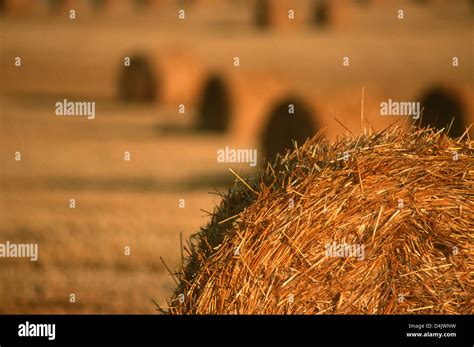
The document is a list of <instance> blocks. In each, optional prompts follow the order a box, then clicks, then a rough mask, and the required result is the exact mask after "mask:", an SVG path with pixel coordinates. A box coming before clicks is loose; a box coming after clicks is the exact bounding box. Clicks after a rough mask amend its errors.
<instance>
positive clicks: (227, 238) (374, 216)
mask: <svg viewBox="0 0 474 347" xmlns="http://www.w3.org/2000/svg"><path fill="white" fill-rule="evenodd" d="M473 144H474V143H473V141H470V140H469V139H466V138H460V139H457V140H453V139H451V138H449V137H447V136H446V135H444V134H442V133H441V132H438V133H435V131H434V130H431V129H417V128H414V129H412V131H411V132H409V133H404V132H403V131H402V130H401V129H398V128H390V129H388V130H386V131H384V132H381V133H378V134H373V135H360V136H358V137H357V138H352V139H339V140H338V141H336V142H335V143H334V144H333V145H330V146H329V145H327V144H325V143H324V142H322V141H320V140H319V139H318V136H316V137H315V138H313V139H312V140H310V141H308V142H306V143H305V144H304V145H303V146H302V147H300V148H298V149H295V150H294V151H292V152H291V153H287V154H286V155H285V156H284V157H283V158H281V157H277V159H276V161H275V163H273V165H267V167H266V168H265V169H263V170H262V171H261V177H260V179H259V181H258V183H251V182H248V184H249V186H248V187H247V186H246V185H242V187H241V188H238V187H237V186H236V187H234V188H233V189H231V190H230V191H229V193H228V194H226V195H225V196H224V199H223V201H222V203H221V205H220V206H219V207H218V208H216V210H215V213H214V215H213V217H212V220H211V222H210V224H209V225H207V226H206V227H205V228H203V229H202V230H201V231H200V232H199V233H198V234H196V235H195V236H194V237H193V238H192V239H191V242H190V245H188V247H187V251H188V252H189V253H190V256H189V259H188V262H187V264H186V266H185V267H184V268H183V269H182V271H181V272H180V273H178V274H177V275H176V277H177V278H176V279H177V281H178V282H179V286H178V288H177V289H176V291H175V294H174V295H173V297H172V298H171V300H170V302H169V305H170V309H169V313H172V314H208V313H210V314H214V313H248V314H262V313H265V314H283V313H291V314H293V313H294V314H353V313H363V314H364V313H369V314H370V313H377V314H394V313H424V314H437V313H446V314H461V313H464V314H472V313H473V295H472V293H473V282H472V279H470V277H469V273H470V271H472V270H473V258H472V253H471V252H472V250H471V247H472V241H473V232H474V157H473V155H474V151H473V147H472V146H473ZM345 159H346V160H345ZM328 245H332V246H334V245H348V246H349V247H345V248H344V252H342V253H339V251H340V249H339V251H338V250H337V249H336V248H328ZM351 247H358V248H357V249H358V251H357V252H355V251H354V252H353V253H351V252H349V251H350V250H351V249H352V250H353V249H354V248H351ZM362 247H363V252H360V251H361V250H362ZM328 249H331V251H330V252H328Z"/></svg>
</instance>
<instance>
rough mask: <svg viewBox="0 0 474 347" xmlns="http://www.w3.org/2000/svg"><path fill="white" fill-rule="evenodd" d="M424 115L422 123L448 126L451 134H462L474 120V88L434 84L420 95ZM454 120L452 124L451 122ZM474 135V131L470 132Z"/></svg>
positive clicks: (440, 127)
mask: <svg viewBox="0 0 474 347" xmlns="http://www.w3.org/2000/svg"><path fill="white" fill-rule="evenodd" d="M418 100H420V102H421V107H422V109H423V115H422V118H421V125H423V126H427V125H430V126H432V127H434V128H437V129H442V128H448V127H449V134H450V135H451V136H454V137H458V136H461V135H462V134H463V133H464V131H466V127H467V126H468V125H469V124H472V123H473V122H474V89H473V88H472V87H469V86H462V85H459V86H449V85H432V86H429V87H427V88H426V89H425V90H424V91H423V92H422V93H421V95H420V96H419V99H418ZM451 121H452V124H451ZM470 135H471V136H473V135H474V132H472V129H471V132H470Z"/></svg>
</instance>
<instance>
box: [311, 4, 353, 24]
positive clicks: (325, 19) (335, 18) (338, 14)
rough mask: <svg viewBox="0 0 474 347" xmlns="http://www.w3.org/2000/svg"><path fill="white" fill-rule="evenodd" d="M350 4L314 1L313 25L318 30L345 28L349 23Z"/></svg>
mask: <svg viewBox="0 0 474 347" xmlns="http://www.w3.org/2000/svg"><path fill="white" fill-rule="evenodd" d="M350 7H351V4H350V2H349V1H347V0H316V1H315V2H314V6H313V23H314V25H316V26H318V27H320V28H339V27H345V26H347V25H349V24H350V22H351V8H350Z"/></svg>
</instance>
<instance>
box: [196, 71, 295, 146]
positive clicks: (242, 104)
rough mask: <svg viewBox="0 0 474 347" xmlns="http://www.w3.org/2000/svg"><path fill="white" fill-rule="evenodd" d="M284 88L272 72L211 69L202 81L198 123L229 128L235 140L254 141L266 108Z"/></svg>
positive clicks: (200, 126)
mask: <svg viewBox="0 0 474 347" xmlns="http://www.w3.org/2000/svg"><path fill="white" fill-rule="evenodd" d="M286 91H287V85H286V83H284V82H283V81H282V80H281V79H280V78H279V77H276V76H274V74H267V73H265V72H254V71H252V72H250V71H240V70H239V71H238V72H234V71H226V72H222V73H213V74H211V75H210V77H209V78H208V79H207V80H206V82H205V83H204V87H203V89H202V93H201V98H200V102H199V120H198V127H199V128H200V129H202V130H211V131H226V130H229V131H230V132H231V133H232V134H233V135H234V136H235V137H236V138H238V139H239V141H255V140H256V139H257V138H258V135H259V133H260V131H261V129H262V127H263V126H264V122H265V117H266V115H267V113H268V109H269V108H270V107H271V106H272V105H273V103H274V102H275V101H276V100H278V99H280V98H281V97H282V96H283V95H284V94H285V92H286Z"/></svg>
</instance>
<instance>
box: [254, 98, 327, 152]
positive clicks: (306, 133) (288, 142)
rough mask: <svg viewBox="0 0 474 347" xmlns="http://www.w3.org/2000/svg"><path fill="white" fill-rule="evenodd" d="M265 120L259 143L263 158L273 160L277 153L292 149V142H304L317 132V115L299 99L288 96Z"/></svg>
mask: <svg viewBox="0 0 474 347" xmlns="http://www.w3.org/2000/svg"><path fill="white" fill-rule="evenodd" d="M265 118H266V125H265V127H264V128H263V133H262V143H261V148H262V150H263V153H264V155H263V156H264V157H265V158H274V157H275V156H276V155H277V153H283V152H284V151H285V150H286V149H291V148H294V144H293V142H296V143H297V144H302V143H304V142H306V140H307V139H308V138H311V137H313V136H314V135H315V134H316V132H317V130H319V124H317V121H316V118H317V115H315V114H314V110H313V109H312V108H311V106H310V105H308V104H307V103H306V102H305V101H304V100H302V99H301V98H300V97H295V96H288V97H286V98H284V99H282V100H279V101H278V102H277V103H276V104H275V105H274V106H272V108H271V109H270V112H269V114H268V115H267V116H266V117H265Z"/></svg>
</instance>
